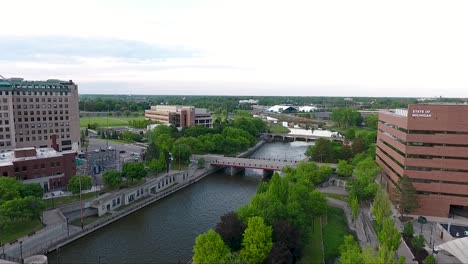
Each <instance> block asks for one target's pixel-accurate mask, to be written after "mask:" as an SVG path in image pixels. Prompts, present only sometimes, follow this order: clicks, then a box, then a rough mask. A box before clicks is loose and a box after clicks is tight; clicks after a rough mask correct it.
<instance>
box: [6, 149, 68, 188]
mask: <svg viewBox="0 0 468 264" xmlns="http://www.w3.org/2000/svg"><path fill="white" fill-rule="evenodd" d="M75 157H76V152H72V151H66V152H57V151H56V150H54V149H52V148H20V149H15V150H13V151H7V152H3V153H0V173H1V174H0V175H1V176H5V177H15V178H16V179H18V180H21V181H23V183H38V184H40V185H41V187H42V188H44V190H45V191H51V190H55V189H61V188H64V187H65V186H66V185H67V184H68V180H69V179H70V177H72V176H74V175H75V174H76V165H75Z"/></svg>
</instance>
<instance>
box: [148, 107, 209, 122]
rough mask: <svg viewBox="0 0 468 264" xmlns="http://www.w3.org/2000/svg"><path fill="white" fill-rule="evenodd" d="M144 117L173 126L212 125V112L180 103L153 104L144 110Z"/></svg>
mask: <svg viewBox="0 0 468 264" xmlns="http://www.w3.org/2000/svg"><path fill="white" fill-rule="evenodd" d="M145 119H147V120H151V121H156V122H159V123H161V124H169V125H173V126H175V127H191V126H195V125H201V126H205V127H213V114H212V113H211V112H209V111H208V110H206V109H204V108H195V107H193V106H180V105H155V106H151V109H149V110H145Z"/></svg>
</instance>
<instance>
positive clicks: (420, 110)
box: [376, 104, 468, 217]
mask: <svg viewBox="0 0 468 264" xmlns="http://www.w3.org/2000/svg"><path fill="white" fill-rule="evenodd" d="M376 154H377V155H376V156H377V157H376V161H377V163H378V164H379V165H380V166H381V167H382V169H383V173H382V174H383V176H384V179H385V180H386V183H387V190H388V191H389V193H390V197H391V198H392V197H394V192H393V188H394V186H395V185H397V184H398V179H399V178H400V177H402V176H408V177H409V178H410V179H411V181H412V184H413V186H414V187H415V188H416V191H417V197H418V203H419V206H420V208H418V209H416V210H415V211H414V212H412V214H415V215H430V216H441V217H448V216H452V215H454V214H456V215H464V216H467V215H468V105H460V104H458V105H457V104H415V105H409V107H408V109H398V110H394V111H385V112H381V113H379V124H378V135H377V148H376ZM396 206H398V205H396Z"/></svg>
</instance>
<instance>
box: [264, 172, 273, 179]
mask: <svg viewBox="0 0 468 264" xmlns="http://www.w3.org/2000/svg"><path fill="white" fill-rule="evenodd" d="M273 173H274V171H272V170H263V178H264V179H271V177H272V176H273Z"/></svg>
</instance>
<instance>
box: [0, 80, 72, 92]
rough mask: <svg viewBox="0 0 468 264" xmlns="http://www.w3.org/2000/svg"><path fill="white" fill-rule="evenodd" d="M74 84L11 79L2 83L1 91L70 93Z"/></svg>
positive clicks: (70, 82)
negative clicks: (70, 86)
mask: <svg viewBox="0 0 468 264" xmlns="http://www.w3.org/2000/svg"><path fill="white" fill-rule="evenodd" d="M72 84H74V83H73V82H72V81H63V80H56V79H49V80H46V81H28V80H24V79H22V78H10V79H3V80H1V81H0V90H3V91H11V90H15V91H28V90H29V91H31V89H32V90H33V91H38V90H39V91H42V90H44V91H50V90H52V91H59V92H60V91H70V88H69V87H68V86H69V85H72Z"/></svg>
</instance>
